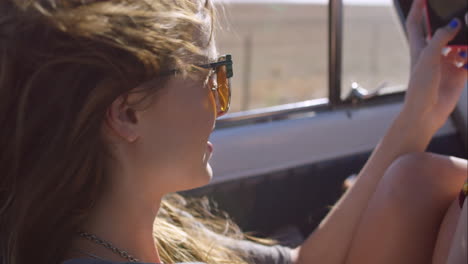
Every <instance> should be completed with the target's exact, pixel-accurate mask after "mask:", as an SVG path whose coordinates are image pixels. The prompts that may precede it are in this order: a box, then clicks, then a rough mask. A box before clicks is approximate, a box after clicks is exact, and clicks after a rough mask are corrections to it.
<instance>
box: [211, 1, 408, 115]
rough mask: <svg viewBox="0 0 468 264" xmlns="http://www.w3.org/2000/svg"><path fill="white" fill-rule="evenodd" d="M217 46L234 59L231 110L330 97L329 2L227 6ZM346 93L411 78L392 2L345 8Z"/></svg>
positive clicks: (344, 88) (343, 84)
mask: <svg viewBox="0 0 468 264" xmlns="http://www.w3.org/2000/svg"><path fill="white" fill-rule="evenodd" d="M223 6H224V10H225V12H223V11H222V10H220V11H219V13H220V15H219V17H220V18H221V21H222V22H221V23H220V25H219V27H220V28H221V30H218V32H217V36H216V39H217V45H218V48H219V50H220V52H221V53H231V54H232V55H233V59H234V62H235V67H234V70H235V73H234V74H235V77H234V79H233V97H232V106H231V113H232V112H236V111H240V110H248V109H254V108H259V107H267V106H273V105H278V104H285V103H292V102H297V101H304V100H309V99H315V98H321V97H326V96H327V95H328V64H327V58H328V36H327V30H328V25H327V23H328V21H327V7H326V6H324V5H313V4H224V5H223ZM343 56H344V58H343V59H344V62H343V63H344V65H343V78H342V87H343V94H345V95H346V94H347V93H348V91H349V86H350V84H351V82H353V81H357V82H359V83H360V84H361V85H362V86H363V87H366V88H374V87H376V86H377V85H378V84H379V83H380V82H382V81H387V82H389V84H390V85H401V84H405V83H406V82H407V78H408V67H409V59H408V48H407V44H406V40H405V38H404V34H403V32H402V29H401V27H400V24H399V21H398V20H397V16H396V14H395V11H394V10H393V7H390V6H346V7H345V10H344V46H343Z"/></svg>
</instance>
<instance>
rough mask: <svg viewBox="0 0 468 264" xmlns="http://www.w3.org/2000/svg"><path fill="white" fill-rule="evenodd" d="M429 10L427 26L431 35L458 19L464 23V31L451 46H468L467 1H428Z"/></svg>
mask: <svg viewBox="0 0 468 264" xmlns="http://www.w3.org/2000/svg"><path fill="white" fill-rule="evenodd" d="M426 1H427V3H426V9H427V17H428V20H427V24H428V26H429V29H430V34H431V35H433V34H434V33H435V31H436V30H437V29H439V28H441V27H444V26H446V25H447V24H448V23H450V21H451V20H452V19H453V18H455V17H457V18H458V19H459V20H460V21H461V22H462V29H461V30H460V32H459V33H458V35H457V36H456V37H455V39H454V40H452V41H451V42H450V43H449V45H451V46H468V26H467V24H468V21H467V20H468V18H467V17H466V13H467V12H468V1H467V0H426Z"/></svg>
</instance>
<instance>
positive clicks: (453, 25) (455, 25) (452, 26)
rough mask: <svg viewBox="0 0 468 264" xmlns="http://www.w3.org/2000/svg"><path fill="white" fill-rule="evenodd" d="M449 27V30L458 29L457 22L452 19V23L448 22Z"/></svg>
mask: <svg viewBox="0 0 468 264" xmlns="http://www.w3.org/2000/svg"><path fill="white" fill-rule="evenodd" d="M449 26H450V28H452V29H455V28H457V27H458V20H456V19H455V18H454V19H452V21H451V22H450V25H449Z"/></svg>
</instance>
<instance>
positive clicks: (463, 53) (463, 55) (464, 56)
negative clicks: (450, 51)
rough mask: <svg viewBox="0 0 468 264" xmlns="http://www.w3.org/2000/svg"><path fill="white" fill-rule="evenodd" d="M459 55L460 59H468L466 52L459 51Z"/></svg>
mask: <svg viewBox="0 0 468 264" xmlns="http://www.w3.org/2000/svg"><path fill="white" fill-rule="evenodd" d="M459 55H460V57H462V58H464V59H466V58H468V54H467V53H466V51H461V52H460V53H459Z"/></svg>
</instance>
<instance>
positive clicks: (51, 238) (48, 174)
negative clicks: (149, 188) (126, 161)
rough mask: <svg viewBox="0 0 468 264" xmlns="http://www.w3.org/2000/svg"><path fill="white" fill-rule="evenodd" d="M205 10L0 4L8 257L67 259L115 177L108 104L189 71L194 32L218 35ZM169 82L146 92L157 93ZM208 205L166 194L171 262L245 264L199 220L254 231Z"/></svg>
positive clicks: (160, 5)
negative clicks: (106, 134)
mask: <svg viewBox="0 0 468 264" xmlns="http://www.w3.org/2000/svg"><path fill="white" fill-rule="evenodd" d="M200 8H203V9H205V10H206V11H207V12H209V13H210V14H211V17H212V19H214V15H215V12H214V8H213V5H212V4H211V3H210V2H209V1H208V2H206V3H201V2H199V1H196V0H104V1H99V0H94V1H92V0H74V1H73V0H2V1H1V2H0V127H1V129H0V146H1V150H0V173H1V177H0V256H1V260H2V263H3V264H29V263H44V264H45V263H47V264H51V263H59V262H60V261H62V260H63V258H64V257H65V254H66V251H67V249H69V248H70V246H71V241H72V238H73V236H74V235H75V233H76V230H79V227H80V225H81V224H83V223H84V221H85V220H86V219H87V217H88V215H89V212H90V210H91V209H92V208H93V206H94V204H95V201H96V200H97V198H98V197H99V194H100V193H102V192H103V191H104V190H105V188H106V185H107V182H108V181H109V177H108V176H109V175H108V173H107V171H108V170H107V167H106V166H107V164H106V160H107V158H108V157H109V156H111V152H110V151H109V148H108V145H107V144H106V142H105V140H104V139H103V137H102V134H101V133H100V131H101V130H100V129H101V124H102V123H103V121H104V120H105V113H106V110H107V108H108V107H109V106H110V104H111V103H112V102H113V101H114V100H115V99H116V98H117V97H119V96H122V95H125V94H128V93H129V92H130V89H131V88H133V87H137V85H138V84H141V83H143V82H146V81H149V80H152V79H154V78H155V77H158V73H160V72H161V71H165V70H169V69H174V68H177V69H181V70H182V72H183V73H187V72H189V71H188V70H189V69H190V68H191V67H192V66H193V65H190V63H188V61H191V58H193V57H194V56H197V55H199V54H200V50H201V49H202V48H204V47H200V46H199V44H197V43H196V42H195V41H194V40H193V36H194V32H196V31H200V30H202V31H206V30H208V31H211V32H208V33H209V34H210V36H211V37H210V41H211V39H212V37H213V29H206V28H205V25H204V24H203V21H201V20H200V18H199V17H198V16H197V12H199V10H200ZM208 33H207V34H208ZM184 76H185V77H187V78H189V77H190V76H189V75H187V74H185V75H184ZM164 81H165V79H164V78H161V80H160V82H159V85H156V87H151V89H149V88H145V89H147V90H142V91H141V92H144V94H145V95H149V94H156V93H157V91H159V90H161V89H163V88H164ZM208 204H209V203H207V202H206V201H204V202H203V201H187V200H186V199H184V198H182V197H181V196H179V195H176V194H173V195H169V196H166V198H165V199H164V200H163V203H162V207H161V211H160V213H159V215H158V217H157V219H156V221H155V223H154V224H155V233H154V236H155V238H156V241H157V242H156V243H157V247H158V249H159V251H160V254H161V257H162V260H163V261H164V262H165V263H173V262H185V261H202V262H206V263H217V264H219V263H231V264H241V263H244V264H245V263H246V259H245V256H241V255H239V253H238V252H233V251H231V250H230V249H229V248H227V247H224V246H222V245H220V244H215V243H213V242H212V240H211V239H210V238H208V237H207V236H206V234H205V233H204V232H200V228H199V227H200V226H199V225H197V224H196V223H202V224H203V225H204V227H206V228H207V229H209V230H212V231H214V232H217V233H220V234H223V235H226V236H231V237H234V238H236V239H244V238H246V236H245V235H244V234H242V232H241V231H240V230H239V228H238V227H237V226H236V225H235V224H233V223H232V222H231V221H230V220H229V219H228V218H226V217H219V216H216V215H215V214H213V213H211V209H210V208H209V206H208ZM189 208H190V209H189ZM188 210H190V211H188ZM187 211H188V212H189V214H186V213H183V212H187Z"/></svg>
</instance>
